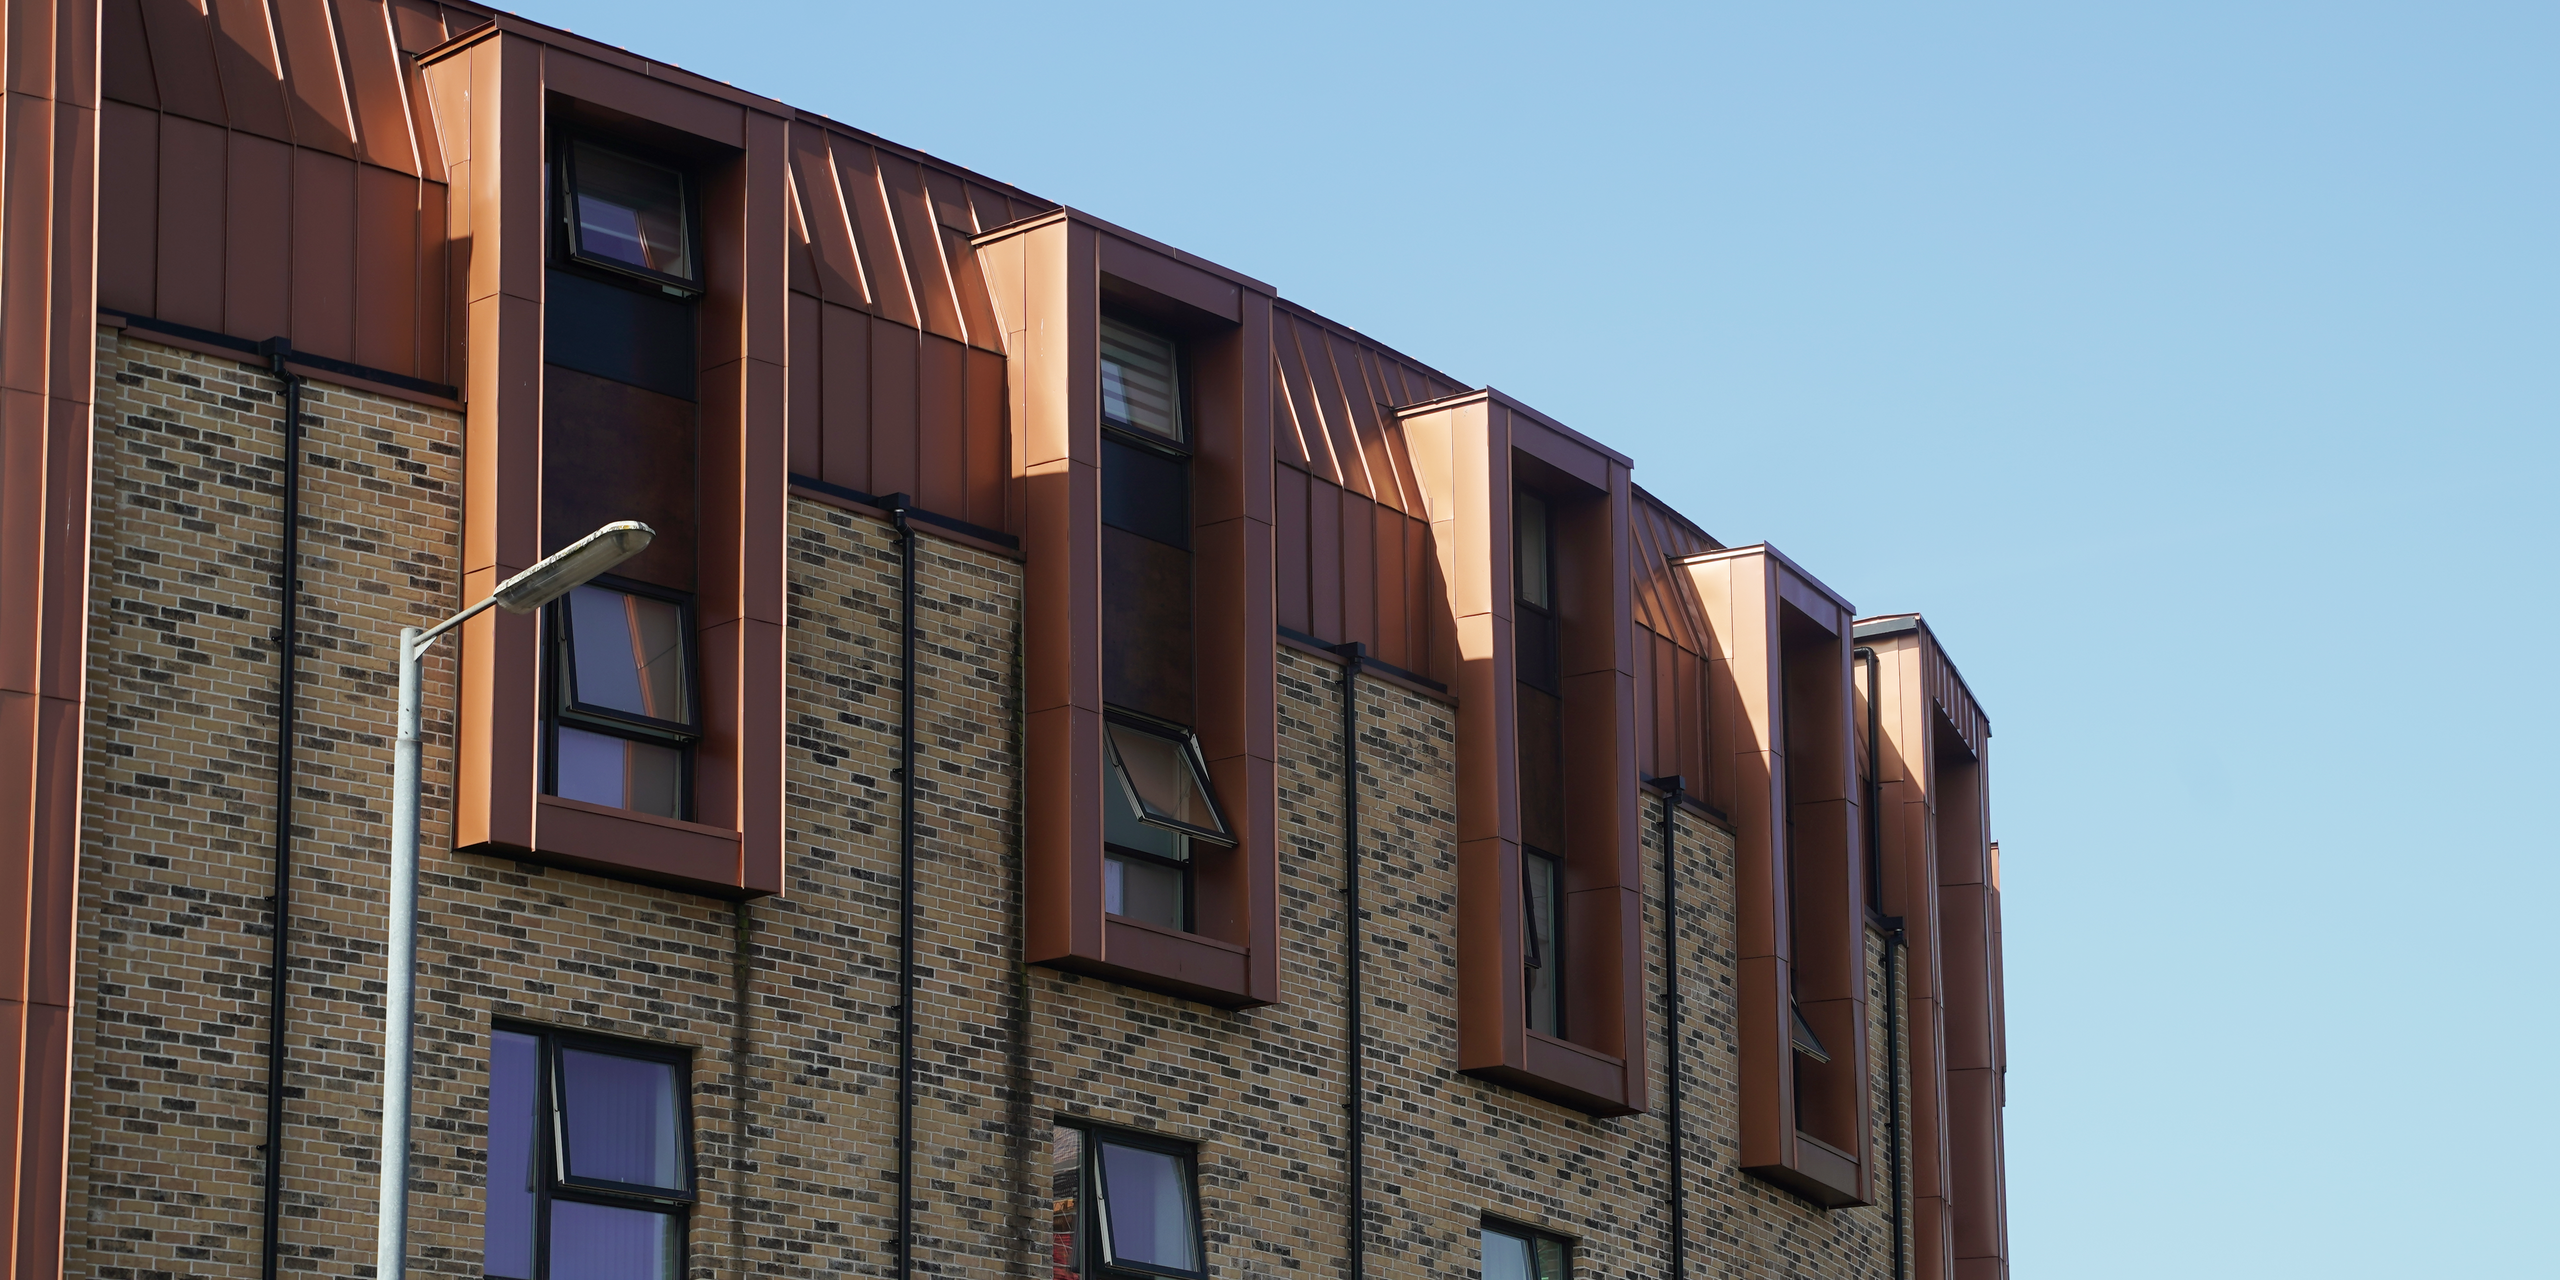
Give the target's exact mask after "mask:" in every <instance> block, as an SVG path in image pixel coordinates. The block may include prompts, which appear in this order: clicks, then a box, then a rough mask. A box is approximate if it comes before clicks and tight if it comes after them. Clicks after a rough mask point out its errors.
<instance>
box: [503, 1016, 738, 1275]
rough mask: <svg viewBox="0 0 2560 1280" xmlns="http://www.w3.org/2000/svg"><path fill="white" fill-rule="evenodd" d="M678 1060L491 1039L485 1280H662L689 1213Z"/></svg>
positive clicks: (530, 1038) (626, 1050)
mask: <svg viewBox="0 0 2560 1280" xmlns="http://www.w3.org/2000/svg"><path fill="white" fill-rule="evenodd" d="M688 1074H689V1073H688V1071H687V1064H686V1060H685V1056H684V1054H683V1053H682V1052H680V1051H673V1050H662V1049H658V1048H654V1047H650V1046H642V1045H631V1044H623V1043H617V1042H614V1041H608V1040H600V1039H595V1038H592V1037H588V1036H580V1035H570V1034H563V1033H557V1032H545V1031H531V1030H522V1031H520V1030H510V1029H506V1028H500V1029H498V1030H496V1031H494V1032H493V1033H491V1035H490V1044H489V1180H488V1191H487V1195H488V1202H487V1216H486V1218H485V1219H484V1228H483V1234H482V1237H481V1250H482V1264H481V1269H482V1272H483V1274H485V1275H488V1276H490V1277H492V1278H493V1280H676V1278H677V1277H679V1276H681V1275H683V1274H684V1271H685V1213H686V1208H687V1206H689V1205H691V1204H692V1203H693V1199H694V1190H693V1136H692V1131H693V1123H692V1116H691V1114H690V1110H689V1107H688V1103H687V1098H686V1080H687V1077H688Z"/></svg>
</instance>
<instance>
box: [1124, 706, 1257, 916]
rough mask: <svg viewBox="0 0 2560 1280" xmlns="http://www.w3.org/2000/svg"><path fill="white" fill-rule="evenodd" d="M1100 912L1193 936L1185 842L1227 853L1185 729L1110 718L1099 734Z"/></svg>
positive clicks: (1204, 771) (1221, 822)
mask: <svg viewBox="0 0 2560 1280" xmlns="http://www.w3.org/2000/svg"><path fill="white" fill-rule="evenodd" d="M1103 739H1104V741H1103V765H1104V767H1105V768H1106V769H1107V770H1108V772H1109V774H1110V777H1109V778H1108V779H1107V780H1106V781H1105V782H1104V783H1103V788H1104V794H1103V797H1102V808H1103V819H1102V823H1103V826H1102V839H1103V849H1104V855H1103V858H1104V860H1103V880H1102V898H1103V905H1102V909H1103V910H1104V911H1107V912H1109V913H1110V914H1112V915H1117V916H1126V917H1128V918H1130V919H1132V920H1142V921H1144V922H1146V923H1148V924H1152V925H1157V926H1159V927H1162V928H1166V929H1178V930H1180V931H1182V932H1184V933H1189V932H1191V931H1192V918H1191V917H1192V911H1191V901H1192V893H1191V873H1192V865H1191V846H1192V842H1193V841H1195V840H1198V841H1207V842H1209V843H1211V844H1215V845H1220V846H1228V847H1232V846H1233V845H1234V844H1235V839H1234V837H1233V836H1231V835H1229V834H1228V832H1227V823H1226V819H1225V818H1224V817H1222V816H1220V814H1219V813H1218V806H1217V801H1216V800H1215V799H1213V798H1212V796H1211V793H1210V790H1209V772H1208V766H1207V764H1206V763H1205V762H1204V761H1202V759H1201V756H1200V743H1199V739H1198V738H1197V737H1195V736H1194V735H1193V734H1191V733H1190V731H1188V730H1177V729H1173V728H1171V727H1170V726H1165V725H1155V724H1147V723H1144V722H1141V721H1139V720H1137V719H1135V718H1133V717H1128V716H1113V717H1111V719H1110V720H1108V721H1107V722H1106V723H1105V725H1104V727H1103Z"/></svg>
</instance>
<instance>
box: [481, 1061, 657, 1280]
mask: <svg viewBox="0 0 2560 1280" xmlns="http://www.w3.org/2000/svg"><path fill="white" fill-rule="evenodd" d="M489 1030H490V1032H491V1033H492V1036H491V1039H490V1042H489V1044H490V1050H491V1052H492V1054H494V1051H495V1048H496V1040H495V1033H497V1032H509V1033H512V1034H515V1035H521V1036H531V1037H533V1039H534V1041H535V1044H536V1049H535V1055H534V1062H535V1071H534V1077H535V1078H534V1116H533V1144H532V1148H533V1149H532V1152H531V1158H532V1160H533V1173H534V1177H533V1266H532V1267H531V1268H529V1269H530V1270H531V1271H532V1272H533V1275H532V1276H531V1277H530V1280H549V1276H550V1274H551V1206H552V1203H553V1202H554V1201H566V1202H568V1203H571V1204H592V1205H600V1206H603V1207H607V1208H615V1209H637V1210H642V1211H645V1212H652V1213H659V1214H663V1215H664V1216H667V1217H671V1218H673V1219H675V1224H676V1260H677V1276H678V1280H682V1277H683V1276H684V1275H685V1274H686V1273H688V1272H690V1271H691V1269H692V1260H693V1209H694V1207H695V1206H696V1205H698V1204H700V1203H701V1194H702V1183H701V1178H702V1169H701V1161H700V1160H699V1159H697V1158H696V1156H697V1153H696V1152H695V1150H694V1147H695V1139H696V1134H695V1131H694V1116H693V1071H692V1067H693V1054H692V1051H691V1050H689V1049H686V1048H683V1047H681V1046H676V1045H661V1044H652V1043H649V1042H647V1041H637V1040H622V1039H617V1038H615V1037H612V1036H600V1035H595V1034H592V1033H589V1032H584V1031H572V1030H567V1029H563V1028H559V1027H551V1026H545V1025H543V1024H541V1023H534V1022H519V1021H515V1020H513V1019H506V1018H501V1019H496V1020H494V1021H492V1022H491V1023H490V1026H489ZM572 1048H574V1049H584V1050H587V1051H589V1052H594V1053H604V1054H610V1055H612V1056H615V1057H623V1058H636V1059H639V1060H641V1061H649V1062H665V1063H669V1064H671V1065H673V1066H674V1067H675V1068H676V1125H677V1128H678V1130H679V1132H680V1135H681V1138H682V1142H681V1149H682V1151H683V1153H684V1174H685V1185H684V1190H683V1191H681V1192H676V1191H670V1190H669V1189H667V1188H664V1187H632V1186H625V1185H623V1184H614V1183H606V1182H602V1181H600V1180H572V1179H570V1178H568V1177H567V1176H566V1175H565V1174H564V1173H563V1172H562V1169H563V1168H564V1167H565V1166H564V1156H563V1155H562V1152H561V1147H562V1146H563V1145H564V1144H565V1142H566V1137H565V1135H564V1134H563V1132H562V1129H561V1126H562V1125H563V1124H565V1123H566V1122H567V1116H568V1111H567V1109H566V1108H565V1107H564V1106H563V1105H562V1099H561V1094H562V1092H564V1090H563V1088H562V1083H563V1080H562V1075H561V1071H562V1066H561V1057H560V1055H561V1051H562V1050H564V1049H572ZM483 1118H484V1121H485V1120H486V1119H487V1116H486V1114H485V1112H484V1116H483ZM483 1142H484V1143H485V1142H486V1138H485V1137H484V1138H483ZM485 1172H486V1171H485V1170H484V1175H485ZM481 1205H482V1211H483V1213H484V1214H485V1213H486V1211H487V1205H488V1188H487V1186H486V1185H485V1183H484V1185H483V1187H482V1190H481ZM484 1247H485V1246H484ZM487 1271H488V1260H487V1258H486V1257H485V1256H484V1257H483V1258H482V1260H481V1272H482V1274H483V1275H486V1274H487Z"/></svg>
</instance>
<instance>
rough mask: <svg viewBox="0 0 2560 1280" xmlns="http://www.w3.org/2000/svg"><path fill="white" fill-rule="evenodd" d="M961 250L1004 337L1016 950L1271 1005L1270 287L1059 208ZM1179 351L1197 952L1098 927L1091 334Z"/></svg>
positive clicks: (1276, 993)
mask: <svg viewBox="0 0 2560 1280" xmlns="http://www.w3.org/2000/svg"><path fill="white" fill-rule="evenodd" d="M971 244H972V246H973V248H974V249H975V251H976V254H977V257H978V265H979V267H980V270H981V273H982V274H983V276H984V278H985V279H986V280H987V282H988V288H989V290H990V293H991V295H992V297H993V301H994V311H995V314H996V316H997V317H998V318H999V324H1000V325H1001V327H1002V329H1003V331H1004V334H1005V346H1006V360H1007V367H1008V381H1009V383H1010V385H1011V387H1012V388H1013V390H1014V396H1015V399H1014V401H1013V403H1014V404H1015V405H1016V406H1017V413H1018V415H1019V416H1018V417H1017V418H1016V420H1015V422H1014V432H1013V444H1014V449H1015V454H1014V469H1013V475H1014V477H1015V480H1014V483H1015V493H1016V497H1015V498H1014V502H1015V503H1016V504H1017V506H1016V509H1018V510H1021V511H1023V512H1024V513H1025V516H1024V525H1023V530H1024V533H1023V538H1022V543H1023V550H1024V555H1023V560H1024V604H1023V612H1024V619H1023V631H1024V652H1025V664H1024V672H1023V686H1024V703H1025V706H1024V711H1025V721H1026V724H1025V734H1024V739H1025V741H1024V753H1023V754H1024V775H1025V776H1024V806H1023V807H1024V845H1025V850H1024V859H1023V863H1024V879H1025V889H1026V894H1025V900H1026V912H1025V921H1024V924H1025V953H1026V958H1027V959H1028V960H1029V961H1030V962H1031V963H1035V964H1042V965H1046V966H1049V967H1052V968H1057V969H1063V970H1068V971H1071V972H1076V973H1082V974H1086V975H1090V976H1093V977H1098V978H1103V979H1107V980H1110V981H1115V982H1121V983H1125V984H1127V985H1129V986H1133V987H1139V988H1144V989H1148V990H1153V991H1159V992H1163V993H1166V994H1169V995H1175V996H1180V997H1183V998H1186V999H1192V1000H1197V1001H1200V1002H1202V1003H1206V1004H1212V1005H1218V1006H1222V1007H1229V1008H1236V1007H1248V1006H1252V1005H1259V1004H1268V1003H1272V1002H1274V1001H1276V1000H1278V999H1279V998H1280V980H1279V952H1278V946H1277V942H1278V935H1279V912H1278V862H1277V852H1276V849H1277V841H1278V824H1277V814H1276V810H1277V800H1278V765H1277V755H1278V748H1277V740H1278V729H1277V706H1276V696H1277V695H1276V686H1277V680H1278V675H1277V662H1278V660H1277V646H1276V645H1275V644H1274V643H1273V641H1272V636H1273V633H1274V627H1275V625H1276V624H1275V623H1274V621H1273V618H1272V586H1271V582H1272V579H1271V573H1272V534H1271V468H1272V450H1271V442H1270V440H1271V437H1270V431H1271V422H1270V398H1271V393H1270V373H1269V368H1270V365H1269V350H1270V325H1271V289H1270V287H1269V286H1268V285H1264V284H1261V283H1260V282H1258V281H1254V280H1251V279H1250V278H1248V277H1244V276H1241V275H1238V274H1236V273H1234V272H1230V271H1226V270H1224V269H1223V268H1219V267H1216V266H1214V265H1213V264H1210V263H1207V262H1204V261H1202V260H1201V259H1198V258H1196V257H1193V256H1191V255H1188V254H1184V253H1181V252H1180V251H1178V250H1174V249H1171V248H1169V247H1167V246H1164V245H1161V244H1158V243H1156V242H1154V241H1151V240H1148V239H1147V238H1145V237H1143V236H1138V235H1135V234H1134V233H1131V232H1128V231H1125V230H1122V229H1120V228H1117V227H1114V226H1111V225H1110V224H1108V223H1104V222H1101V221H1099V220H1097V219H1093V218H1091V217H1089V216H1087V215H1085V214H1082V213H1080V212H1077V211H1075V210H1071V209H1061V210H1056V211H1053V212H1050V213H1046V214H1042V215H1038V216H1035V217H1032V218H1028V219H1024V220H1022V221H1020V222H1017V223H1014V224H1011V225H1009V226H1006V227H1003V228H1000V229H998V230H996V231H992V232H988V233H986V234H983V235H980V236H977V237H975V238H974V239H973V240H972V241H971ZM1106 310H1108V311H1110V312H1111V313H1112V314H1113V316H1114V317H1115V318H1117V319H1121V320H1124V321H1134V322H1136V323H1139V324H1142V325H1143V326H1145V327H1148V328H1151V329H1153V330H1155V331H1156V332H1158V333H1160V334H1166V335H1169V336H1172V337H1173V338H1175V339H1176V340H1177V341H1178V342H1179V345H1180V347H1181V358H1180V363H1181V365H1182V366H1183V380H1184V382H1185V383H1186V386H1187V402H1186V404H1185V417H1186V419H1187V426H1188V431H1187V432H1186V434H1187V435H1188V437H1189V439H1188V441H1187V443H1188V445H1189V446H1190V450H1191V457H1192V461H1191V475H1190V492H1191V501H1192V512H1191V526H1190V527H1191V545H1192V555H1193V557H1194V560H1193V575H1194V576H1193V581H1194V583H1195V584H1196V585H1195V590H1196V594H1195V596H1194V600H1193V619H1194V633H1193V640H1192V654H1193V661H1194V664H1195V666H1194V687H1195V689H1196V706H1197V716H1196V723H1194V724H1192V725H1191V726H1189V727H1190V728H1192V729H1193V730H1194V731H1195V732H1196V733H1197V734H1198V736H1199V742H1200V748H1201V755H1202V756H1203V758H1205V760H1206V761H1207V764H1208V767H1209V775H1210V779H1211V782H1212V785H1213V786H1214V789H1215V793H1216V796H1217V800H1218V803H1219V805H1220V806H1221V808H1222V809H1223V810H1224V811H1225V813H1226V817H1227V821H1228V824H1229V826H1230V828H1231V830H1232V833H1233V835H1234V836H1235V838H1236V840H1237V842H1238V843H1237V848H1236V849H1235V850H1234V852H1233V853H1232V854H1229V855H1225V856H1223V857H1211V858H1203V859H1198V860H1196V862H1195V867H1194V886H1195V891H1194V894H1193V900H1194V911H1195V921H1194V927H1195V928H1196V929H1197V930H1198V932H1197V933H1190V934H1185V933H1178V932H1175V931H1171V930H1166V929H1162V928H1158V927H1154V926H1150V925H1147V924H1145V923H1143V922H1140V921H1134V920H1127V919H1123V918H1121V917H1117V916H1112V915H1109V914H1108V913H1106V912H1105V911H1104V909H1103V900H1102V884H1103V863H1104V842H1103V832H1102V828H1103V809H1102V803H1103V800H1104V794H1103V790H1102V787H1101V785H1100V784H1101V782H1102V780H1103V772H1104V771H1103V767H1102V752H1103V750H1104V742H1103V723H1104V716H1105V706H1104V698H1103V693H1104V690H1103V653H1102V637H1101V591H1102V579H1101V558H1100V548H1101V543H1102V533H1103V526H1102V523H1101V464H1102V456H1101V455H1102V441H1103V432H1104V426H1103V423H1102V417H1101V407H1102V396H1101V389H1100V377H1101V359H1100V348H1099V342H1100V329H1101V318H1102V315H1103V313H1104V312H1105V311H1106Z"/></svg>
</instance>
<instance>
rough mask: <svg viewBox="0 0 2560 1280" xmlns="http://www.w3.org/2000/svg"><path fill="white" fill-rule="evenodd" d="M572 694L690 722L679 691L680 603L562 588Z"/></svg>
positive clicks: (638, 713)
mask: <svg viewBox="0 0 2560 1280" xmlns="http://www.w3.org/2000/svg"><path fill="white" fill-rule="evenodd" d="M569 615H570V616H569V636H570V643H571V653H570V661H571V662H572V663H573V664H574V665H573V668H572V676H573V679H574V682H575V688H576V695H577V700H578V701H580V702H583V703H585V704H587V705H588V706H591V707H603V708H605V709H607V710H611V711H620V712H624V713H626V714H629V715H635V716H647V717H649V718H650V719H653V720H671V721H674V722H676V723H678V724H691V723H693V704H692V701H691V700H690V699H688V698H687V697H686V696H685V685H684V668H685V661H684V658H685V654H684V609H683V607H682V606H680V605H676V604H673V603H670V602H668V601H665V600H652V599H650V598H649V597H647V596H635V595H632V594H630V593H628V592H623V591H615V590H612V589H610V588H607V587H598V586H584V587H579V588H578V589H576V590H574V591H572V592H570V593H569Z"/></svg>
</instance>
